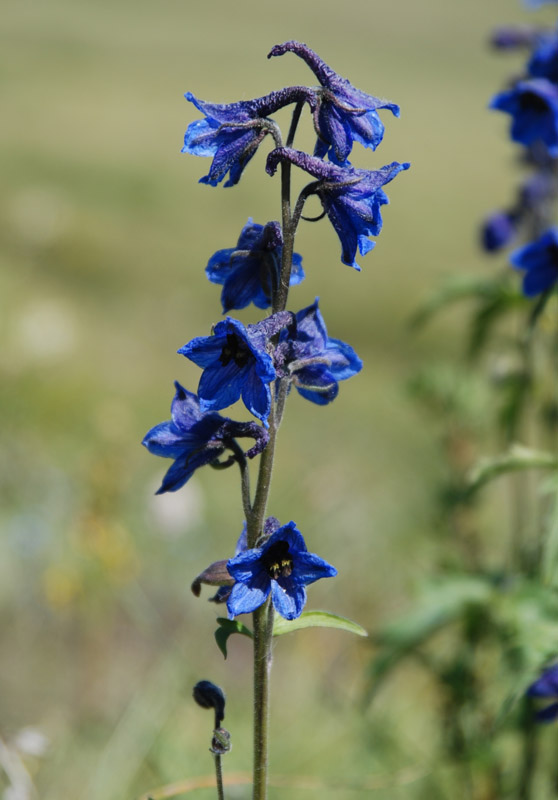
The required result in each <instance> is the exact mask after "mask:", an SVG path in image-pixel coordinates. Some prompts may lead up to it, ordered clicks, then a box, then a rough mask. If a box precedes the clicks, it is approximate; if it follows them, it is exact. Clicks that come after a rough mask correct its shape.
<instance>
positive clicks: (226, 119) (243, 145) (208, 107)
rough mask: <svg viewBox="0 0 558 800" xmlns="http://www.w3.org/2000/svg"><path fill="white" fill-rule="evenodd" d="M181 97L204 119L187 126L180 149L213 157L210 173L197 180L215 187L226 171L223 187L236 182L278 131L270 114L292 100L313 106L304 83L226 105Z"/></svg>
mask: <svg viewBox="0 0 558 800" xmlns="http://www.w3.org/2000/svg"><path fill="white" fill-rule="evenodd" d="M184 96H185V97H186V99H187V100H189V101H190V102H191V103H193V104H194V105H195V106H196V108H197V109H198V111H201V112H202V114H203V115H204V119H200V120H195V121H194V122H191V123H190V125H188V128H187V130H186V133H185V135H184V146H183V147H182V152H183V153H190V154H191V155H194V156H211V157H212V158H213V161H212V162H211V167H210V169H209V173H208V174H207V175H205V176H204V177H203V178H200V183H208V184H209V185H210V186H217V185H218V184H219V183H220V182H221V181H222V180H223V178H224V177H225V176H226V175H227V173H228V174H229V178H228V180H227V181H226V183H225V184H224V185H225V186H234V185H235V184H237V183H238V181H239V180H240V177H241V175H242V173H243V171H244V168H245V167H246V165H247V164H248V162H249V161H250V159H251V158H252V157H253V156H254V154H255V153H256V150H257V149H258V147H259V146H260V144H261V143H262V141H263V140H264V138H265V137H266V135H267V134H268V133H273V132H274V131H275V130H277V129H276V126H275V123H273V121H272V120H269V119H268V116H269V115H270V114H272V113H273V112H275V111H277V110H278V109H280V108H282V107H283V106H285V105H288V104H289V103H293V102H298V101H301V102H308V103H309V104H310V105H311V107H313V105H314V98H313V94H312V92H311V91H310V90H308V89H306V87H303V86H292V87H290V88H288V89H279V90H278V91H275V92H271V93H270V94H268V95H266V96H265V97H258V98H256V99H254V100H243V101H240V102H238V103H227V104H219V103H206V102H204V101H203V100H199V99H198V98H197V97H195V96H194V95H193V94H192V93H191V92H187V93H186V94H185V95H184Z"/></svg>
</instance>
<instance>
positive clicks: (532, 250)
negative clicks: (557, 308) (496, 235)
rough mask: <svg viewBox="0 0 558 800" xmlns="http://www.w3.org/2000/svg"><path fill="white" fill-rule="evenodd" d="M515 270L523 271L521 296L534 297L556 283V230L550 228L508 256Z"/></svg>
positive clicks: (557, 255) (557, 257)
mask: <svg viewBox="0 0 558 800" xmlns="http://www.w3.org/2000/svg"><path fill="white" fill-rule="evenodd" d="M510 262H511V265H512V266H513V267H515V269H520V270H525V271H526V274H525V276H524V278H523V294H524V295H525V296H526V297H536V296H537V295H539V294H542V292H546V291H547V290H549V289H552V288H553V287H554V286H556V284H557V283H558V228H550V229H549V230H547V231H546V232H545V233H543V235H542V236H541V237H539V238H538V239H537V240H536V241H534V242H531V243H530V244H528V245H525V247H521V248H519V250H516V251H515V252H513V253H512V254H511V256H510Z"/></svg>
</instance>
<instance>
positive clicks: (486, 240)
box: [481, 211, 517, 253]
mask: <svg viewBox="0 0 558 800" xmlns="http://www.w3.org/2000/svg"><path fill="white" fill-rule="evenodd" d="M516 223H517V220H516V218H515V215H514V214H510V213H509V212H507V211H495V212H494V213H493V214H491V215H490V216H489V217H487V218H486V219H485V220H484V222H483V225H482V228H481V244H482V246H483V248H484V249H485V250H486V251H487V252H489V253H495V252H497V251H498V250H501V249H502V248H503V247H506V246H507V245H508V244H509V243H510V242H511V241H512V240H513V239H514V237H515V236H516V234H517V225H516Z"/></svg>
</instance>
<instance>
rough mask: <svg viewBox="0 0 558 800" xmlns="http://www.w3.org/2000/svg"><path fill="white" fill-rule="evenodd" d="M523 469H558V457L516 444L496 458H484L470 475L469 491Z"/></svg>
mask: <svg viewBox="0 0 558 800" xmlns="http://www.w3.org/2000/svg"><path fill="white" fill-rule="evenodd" d="M522 469H558V457H557V456H555V455H552V453H545V452H544V451H542V450H531V449H530V448H529V447H523V445H520V444H514V445H512V446H511V447H510V449H509V450H508V452H507V453H503V454H501V455H499V456H495V457H494V458H482V459H481V460H480V461H479V462H478V463H477V464H476V465H475V466H474V467H473V468H472V470H471V471H470V473H469V476H468V485H469V491H471V492H476V491H477V489H479V488H480V487H481V486H483V485H484V484H485V483H488V481H491V480H493V479H494V478H497V477H498V476H500V475H505V474H506V473H508V472H517V471H518V470H522Z"/></svg>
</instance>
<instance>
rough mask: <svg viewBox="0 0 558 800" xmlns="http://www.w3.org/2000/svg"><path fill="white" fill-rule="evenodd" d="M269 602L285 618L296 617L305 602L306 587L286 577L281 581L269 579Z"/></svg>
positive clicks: (298, 615) (300, 612)
mask: <svg viewBox="0 0 558 800" xmlns="http://www.w3.org/2000/svg"><path fill="white" fill-rule="evenodd" d="M271 602H272V603H273V606H274V608H275V610H276V611H277V612H278V613H279V614H281V616H282V617H284V618H285V619H296V618H297V617H300V615H301V614H302V609H303V608H304V606H305V604H306V589H305V588H304V586H297V585H296V584H294V583H293V582H292V581H289V579H288V578H282V579H281V582H279V581H273V580H272V581H271Z"/></svg>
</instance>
